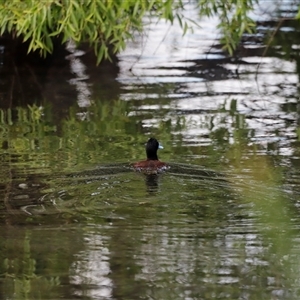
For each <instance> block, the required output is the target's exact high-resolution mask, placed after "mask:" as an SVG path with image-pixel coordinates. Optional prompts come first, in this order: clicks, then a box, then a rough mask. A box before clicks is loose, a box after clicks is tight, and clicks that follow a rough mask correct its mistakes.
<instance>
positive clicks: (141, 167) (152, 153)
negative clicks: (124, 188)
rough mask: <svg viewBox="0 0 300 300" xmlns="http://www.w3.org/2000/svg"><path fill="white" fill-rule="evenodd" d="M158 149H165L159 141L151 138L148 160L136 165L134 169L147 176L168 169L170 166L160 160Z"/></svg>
mask: <svg viewBox="0 0 300 300" xmlns="http://www.w3.org/2000/svg"><path fill="white" fill-rule="evenodd" d="M158 149H163V146H162V145H160V144H159V142H158V141H157V139H155V138H150V139H149V140H148V142H147V144H146V155H147V159H146V160H142V161H139V162H136V163H134V164H133V167H134V169H135V170H136V171H140V172H143V173H147V174H156V173H159V172H161V171H164V170H166V169H168V168H169V167H168V165H167V164H166V163H164V162H162V161H160V160H159V159H158V156H157V150H158Z"/></svg>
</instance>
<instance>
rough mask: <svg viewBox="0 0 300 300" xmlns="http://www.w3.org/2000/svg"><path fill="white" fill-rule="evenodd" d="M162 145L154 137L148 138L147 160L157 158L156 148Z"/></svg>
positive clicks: (161, 147) (160, 147)
mask: <svg viewBox="0 0 300 300" xmlns="http://www.w3.org/2000/svg"><path fill="white" fill-rule="evenodd" d="M163 148H164V147H163V146H162V145H160V143H159V142H158V141H157V139H155V138H150V139H149V140H148V142H147V144H146V154H147V159H148V160H158V157H157V150H158V149H163Z"/></svg>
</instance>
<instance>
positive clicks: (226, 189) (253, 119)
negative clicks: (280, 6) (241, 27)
mask: <svg viewBox="0 0 300 300" xmlns="http://www.w3.org/2000/svg"><path fill="white" fill-rule="evenodd" d="M263 3H264V2H263ZM196 12H197V11H196V10H195V9H191V10H189V11H188V14H189V17H191V18H193V19H196V18H198V17H197V14H196ZM200 23H201V26H202V27H201V28H196V29H195V31H194V33H188V34H187V35H186V36H185V37H182V36H181V33H180V30H179V27H178V26H177V25H176V24H175V26H174V27H171V28H169V27H168V25H166V24H165V23H164V22H159V23H157V22H156V20H152V22H150V24H149V26H148V27H147V28H146V29H147V30H146V32H145V34H144V35H141V36H139V37H137V40H136V42H135V43H129V45H128V47H127V49H126V50H125V51H124V52H122V53H121V54H120V55H119V57H118V59H119V61H118V62H115V63H114V64H113V65H109V64H104V65H100V66H99V67H95V66H94V64H93V63H92V62H91V61H90V57H89V56H87V55H84V51H81V50H80V51H79V50H77V49H75V48H74V46H73V45H72V44H69V45H68V51H69V52H68V54H67V55H66V56H64V57H60V58H59V59H58V60H55V59H54V60H53V61H52V63H51V64H50V65H48V66H38V67H36V66H35V67H34V68H33V67H31V66H30V67H29V65H27V64H24V65H22V64H21V65H18V72H17V73H16V71H15V68H12V65H13V62H12V58H11V57H10V56H9V55H8V54H6V55H5V56H4V61H3V64H2V65H1V68H0V73H1V75H2V77H3V78H4V79H3V81H0V89H1V99H2V101H1V110H0V145H1V147H0V148H1V149H0V163H1V170H2V172H1V174H0V178H1V179H0V180H1V181H0V182H1V184H0V193H1V195H2V199H3V201H2V202H1V203H2V204H1V206H0V208H1V213H0V220H1V222H0V226H1V230H0V243H1V249H2V251H1V258H0V262H1V264H0V266H1V267H0V268H1V272H0V274H1V277H0V278H1V280H0V293H1V298H3V299H187V300H190V299H298V298H299V288H298V287H299V278H300V277H299V263H298V261H299V251H300V247H299V241H300V238H299V237H300V236H299V227H300V218H299V207H300V186H299V178H300V173H299V163H298V162H299V150H298V146H299V138H298V136H299V129H298V119H299V116H298V101H299V100H298V99H299V92H298V78H299V76H298V74H297V70H298V68H297V60H293V59H289V60H286V59H284V57H279V55H278V53H277V54H276V53H275V54H274V53H272V54H269V55H266V56H265V57H261V51H260V48H261V47H263V44H262V43H261V44H260V40H259V39H256V40H255V41H254V42H253V43H249V42H245V43H243V44H242V46H243V48H244V50H245V49H246V50H245V51H242V52H241V53H240V55H239V56H238V57H237V58H235V59H232V58H230V57H227V56H226V54H224V53H223V52H222V51H221V50H220V48H219V47H218V45H217V43H216V40H215V38H216V37H217V36H218V33H217V31H216V29H215V26H216V22H215V20H204V19H203V20H200ZM264 26H267V25H266V24H264ZM293 30H296V29H293V28H292V30H291V32H293ZM264 32H265V27H263V26H261V27H260V28H259V32H258V34H257V36H255V37H256V38H258V37H260V36H261V35H263V33H264ZM295 43H296V42H295ZM214 45H215V47H214ZM275 49H276V47H275ZM150 136H155V137H156V138H158V139H159V141H160V142H161V143H162V144H163V145H164V150H160V152H159V157H160V158H161V160H163V161H167V162H168V163H169V164H170V166H171V168H170V169H169V170H168V171H166V172H165V173H163V174H159V175H148V176H146V175H144V174H142V173H139V172H134V170H133V169H132V168H131V166H130V163H132V162H135V161H138V160H141V159H144V157H145V154H144V145H145V142H146V141H147V139H148V138H149V137H150Z"/></svg>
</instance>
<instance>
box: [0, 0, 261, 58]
mask: <svg viewBox="0 0 300 300" xmlns="http://www.w3.org/2000/svg"><path fill="white" fill-rule="evenodd" d="M188 2H189V1H186V0H13V1H11V0H0V34H1V35H3V34H5V33H9V34H11V35H12V36H13V37H20V38H21V39H22V40H23V41H24V42H25V41H27V42H29V46H28V52H30V51H36V50H39V51H40V53H41V55H44V56H45V55H46V54H47V53H51V52H52V51H53V47H54V45H53V38H55V37H59V38H61V41H62V43H63V42H65V41H67V40H68V39H72V40H73V41H74V42H76V43H77V44H80V43H86V42H88V43H89V44H90V46H91V47H93V48H94V50H95V53H96V55H97V58H98V62H100V61H101V60H102V59H106V58H109V55H110V51H112V52H113V53H116V52H119V51H120V50H122V49H124V47H125V44H126V41H127V40H129V39H132V38H133V34H134V32H136V31H139V32H140V31H142V29H143V25H144V17H145V16H146V15H147V16H151V15H152V16H155V17H157V18H158V19H165V20H167V21H169V22H170V23H173V21H174V20H175V19H177V20H178V22H179V24H180V26H181V28H182V31H183V33H185V32H186V31H187V30H188V28H189V27H190V24H191V23H193V20H188V19H186V18H185V17H184V14H183V12H184V9H185V4H187V3H188ZM253 2H256V0H254V1H252V0H234V1H225V0H199V1H198V2H197V4H199V7H198V8H199V11H200V14H202V15H206V16H210V15H212V14H214V13H215V14H218V15H220V16H221V23H220V27H221V31H222V32H223V36H224V37H223V42H224V45H225V48H227V50H229V52H232V50H233V49H234V47H235V45H236V43H237V41H238V39H239V38H240V36H241V34H242V33H243V32H244V31H245V30H248V31H249V30H252V29H253V26H254V24H253V22H251V20H250V19H249V18H248V17H247V13H248V12H249V10H251V9H252V8H253Z"/></svg>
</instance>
